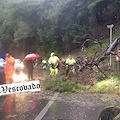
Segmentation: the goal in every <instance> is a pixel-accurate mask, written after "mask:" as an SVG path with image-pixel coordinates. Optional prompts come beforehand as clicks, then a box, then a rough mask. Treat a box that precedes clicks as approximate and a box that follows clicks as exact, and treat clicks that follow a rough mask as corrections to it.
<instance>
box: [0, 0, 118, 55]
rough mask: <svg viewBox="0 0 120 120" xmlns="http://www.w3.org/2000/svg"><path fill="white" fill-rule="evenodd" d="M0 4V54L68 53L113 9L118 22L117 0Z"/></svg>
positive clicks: (37, 0)
mask: <svg viewBox="0 0 120 120" xmlns="http://www.w3.org/2000/svg"><path fill="white" fill-rule="evenodd" d="M0 2H1V4H0V51H1V52H0V54H3V55H4V54H5V52H7V51H10V52H11V53H12V54H14V55H15V56H16V57H18V56H17V55H18V53H19V55H21V56H23V54H26V53H28V52H38V53H40V54H43V55H46V56H47V55H49V53H50V52H51V51H55V52H59V53H61V54H63V53H66V52H69V51H70V49H71V50H72V48H73V49H74V48H75V46H74V45H73V42H75V41H79V42H80V41H81V42H82V40H84V39H83V37H84V35H85V34H88V33H89V34H93V33H92V32H93V30H92V29H93V27H94V25H93V23H94V21H95V20H96V21H97V22H96V26H97V24H98V25H99V24H100V23H102V18H101V15H104V14H105V13H106V12H108V11H110V10H111V9H112V10H113V11H115V12H116V11H117V12H116V13H117V14H116V17H117V20H119V18H120V15H119V14H120V10H119V7H118V4H120V2H119V0H98V1H97V2H96V1H95V0H16V1H13V0H1V1H0ZM116 6H117V7H116ZM94 24H95V23H94ZM101 32H102V31H101ZM98 34H99V33H98Z"/></svg>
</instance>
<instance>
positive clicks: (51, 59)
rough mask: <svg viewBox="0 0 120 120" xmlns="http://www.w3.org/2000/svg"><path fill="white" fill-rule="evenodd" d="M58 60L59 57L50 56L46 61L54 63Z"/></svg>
mask: <svg viewBox="0 0 120 120" xmlns="http://www.w3.org/2000/svg"><path fill="white" fill-rule="evenodd" d="M58 61H59V58H58V57H57V56H51V57H50V58H49V60H48V63H49V64H54V65H55V64H56V63H58Z"/></svg>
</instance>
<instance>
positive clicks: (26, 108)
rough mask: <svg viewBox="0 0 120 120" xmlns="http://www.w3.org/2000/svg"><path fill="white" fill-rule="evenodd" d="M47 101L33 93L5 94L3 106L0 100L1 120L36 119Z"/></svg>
mask: <svg viewBox="0 0 120 120" xmlns="http://www.w3.org/2000/svg"><path fill="white" fill-rule="evenodd" d="M47 102H48V101H46V100H41V99H38V98H35V97H32V94H31V93H20V94H12V95H7V96H3V102H2V103H3V106H2V103H1V102H0V104H1V105H0V107H1V109H0V120H34V118H35V117H36V116H37V115H38V113H39V112H40V110H42V109H43V107H44V106H45V105H46V104H47ZM41 103H42V104H41Z"/></svg>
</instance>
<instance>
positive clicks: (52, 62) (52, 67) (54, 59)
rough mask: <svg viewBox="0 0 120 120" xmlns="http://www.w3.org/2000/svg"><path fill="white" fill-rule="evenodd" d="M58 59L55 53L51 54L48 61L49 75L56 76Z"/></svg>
mask: <svg viewBox="0 0 120 120" xmlns="http://www.w3.org/2000/svg"><path fill="white" fill-rule="evenodd" d="M58 62H59V58H58V57H57V56H55V53H54V52H52V53H51V57H50V58H49V60H48V63H49V65H50V75H57V74H58V67H59V63H58Z"/></svg>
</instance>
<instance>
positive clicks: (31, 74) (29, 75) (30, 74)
mask: <svg viewBox="0 0 120 120" xmlns="http://www.w3.org/2000/svg"><path fill="white" fill-rule="evenodd" d="M28 79H29V80H30V79H31V80H32V79H33V69H28Z"/></svg>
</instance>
